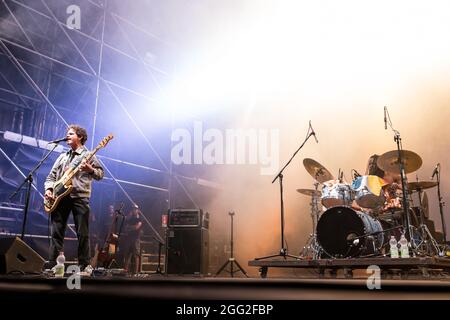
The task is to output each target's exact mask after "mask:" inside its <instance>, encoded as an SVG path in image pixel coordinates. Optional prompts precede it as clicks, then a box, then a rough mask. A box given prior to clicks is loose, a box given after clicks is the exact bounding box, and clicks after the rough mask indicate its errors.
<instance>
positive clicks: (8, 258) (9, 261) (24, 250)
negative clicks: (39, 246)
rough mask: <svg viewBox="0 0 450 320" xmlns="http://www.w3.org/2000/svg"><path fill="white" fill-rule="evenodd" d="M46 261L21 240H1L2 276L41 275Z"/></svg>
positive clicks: (0, 265) (0, 261)
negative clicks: (12, 274)
mask: <svg viewBox="0 0 450 320" xmlns="http://www.w3.org/2000/svg"><path fill="white" fill-rule="evenodd" d="M44 263H45V260H44V259H43V258H42V257H41V256H40V255H39V254H38V253H37V252H36V251H34V250H33V249H31V248H30V247H29V246H28V245H27V244H26V243H25V242H23V241H22V240H21V239H20V238H17V237H16V238H0V274H5V273H6V274H8V273H14V272H19V273H41V272H42V267H43V266H44Z"/></svg>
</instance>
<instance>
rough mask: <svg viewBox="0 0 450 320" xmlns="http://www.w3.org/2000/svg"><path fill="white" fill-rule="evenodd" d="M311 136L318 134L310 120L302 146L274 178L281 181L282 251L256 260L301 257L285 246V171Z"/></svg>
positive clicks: (315, 172) (315, 170)
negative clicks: (290, 252) (292, 253)
mask: <svg viewBox="0 0 450 320" xmlns="http://www.w3.org/2000/svg"><path fill="white" fill-rule="evenodd" d="M311 136H314V138H316V134H315V132H314V130H313V128H312V126H311V121H310V122H309V127H308V132H307V133H306V138H305V140H304V141H303V143H302V144H301V145H300V147H298V148H297V150H296V151H295V152H294V153H293V154H292V156H291V158H290V159H289V160H288V162H286V164H285V165H284V167H283V168H281V170H280V171H279V172H278V174H277V175H276V176H275V178H273V180H272V183H274V182H275V181H277V180H278V181H279V182H280V220H281V223H280V224H281V248H280V251H279V253H277V254H272V255H269V256H265V257H260V258H255V260H263V259H270V258H274V257H283V258H284V259H286V258H287V257H289V258H294V259H299V258H300V257H296V256H294V255H291V254H288V250H287V247H285V240H284V201H283V171H284V169H286V168H287V166H288V165H289V164H290V163H291V162H292V160H293V159H294V157H295V156H296V155H297V153H298V152H299V151H300V150H301V149H302V148H303V146H304V145H305V143H306V142H307V141H308V140H309V138H311ZM316 142H317V138H316ZM313 161H314V160H313ZM310 169H311V170H312V171H313V176H316V177H317V178H319V177H321V178H324V177H325V176H326V172H325V171H324V170H319V169H320V168H316V167H314V168H313V167H311V168H310ZM316 180H317V179H316ZM319 182H320V181H319Z"/></svg>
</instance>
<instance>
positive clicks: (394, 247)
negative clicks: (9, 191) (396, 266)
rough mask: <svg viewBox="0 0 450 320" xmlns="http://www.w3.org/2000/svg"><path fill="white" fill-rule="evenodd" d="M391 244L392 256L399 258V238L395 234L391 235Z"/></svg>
mask: <svg viewBox="0 0 450 320" xmlns="http://www.w3.org/2000/svg"><path fill="white" fill-rule="evenodd" d="M389 245H390V246H391V258H398V246H397V240H396V239H395V237H394V236H391V240H389Z"/></svg>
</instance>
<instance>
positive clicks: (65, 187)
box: [44, 134, 114, 213]
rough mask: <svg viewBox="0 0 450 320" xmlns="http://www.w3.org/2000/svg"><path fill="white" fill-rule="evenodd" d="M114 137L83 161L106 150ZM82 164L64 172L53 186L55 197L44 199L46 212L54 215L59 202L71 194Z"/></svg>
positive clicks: (105, 140)
mask: <svg viewBox="0 0 450 320" xmlns="http://www.w3.org/2000/svg"><path fill="white" fill-rule="evenodd" d="M113 137H114V136H113V135H112V134H109V135H108V136H107V137H105V138H104V139H103V140H102V141H101V142H100V143H99V144H98V146H97V147H95V149H94V150H93V151H91V152H87V153H86V156H85V157H84V159H83V160H86V162H89V161H90V160H91V159H92V157H93V156H94V155H95V154H96V153H97V151H98V150H100V149H101V148H104V147H105V146H106V145H107V144H108V142H109V140H111V139H112V138H113ZM82 162H83V161H79V162H78V164H77V165H76V166H75V167H73V168H69V169H68V170H67V171H66V172H64V174H63V176H62V177H61V179H59V180H58V181H56V182H55V184H54V185H53V196H52V197H51V198H44V210H45V211H46V212H47V213H52V212H53V211H54V210H55V209H56V207H57V206H58V204H59V202H60V201H61V200H62V199H63V198H64V197H65V196H67V195H68V194H70V192H71V191H72V189H73V186H72V178H73V177H74V176H75V175H76V174H77V173H78V172H79V171H80V169H81V163H82Z"/></svg>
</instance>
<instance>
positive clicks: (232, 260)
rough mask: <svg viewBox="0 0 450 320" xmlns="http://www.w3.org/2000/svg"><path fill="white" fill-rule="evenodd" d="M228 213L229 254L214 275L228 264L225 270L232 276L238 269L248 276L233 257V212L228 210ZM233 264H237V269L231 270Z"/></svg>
mask: <svg viewBox="0 0 450 320" xmlns="http://www.w3.org/2000/svg"><path fill="white" fill-rule="evenodd" d="M228 214H229V215H230V218H231V239H230V246H231V254H230V258H229V259H228V260H227V262H225V263H224V264H223V265H222V267H220V269H219V271H217V272H216V276H218V275H219V274H220V273H221V272H222V271H223V270H224V269H225V268H226V266H227V265H228V264H230V271H228V270H227V272H228V273H229V274H230V276H231V277H232V278H234V274H235V273H236V272H239V271H241V272H242V273H243V274H244V275H245V276H246V277H247V278H248V275H247V272H245V270H244V269H243V268H242V267H241V265H240V264H239V262H237V260H236V259H235V258H234V254H233V216H234V212H228ZM234 264H236V265H237V267H238V270H233V265H234Z"/></svg>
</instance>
